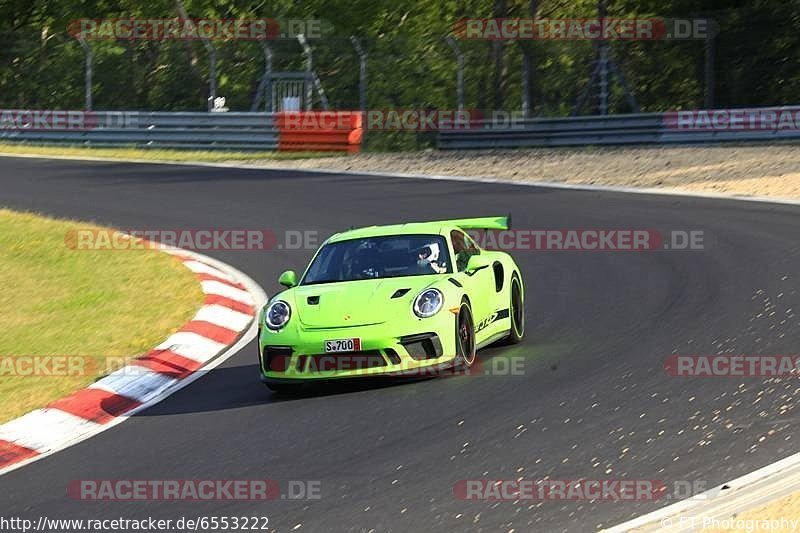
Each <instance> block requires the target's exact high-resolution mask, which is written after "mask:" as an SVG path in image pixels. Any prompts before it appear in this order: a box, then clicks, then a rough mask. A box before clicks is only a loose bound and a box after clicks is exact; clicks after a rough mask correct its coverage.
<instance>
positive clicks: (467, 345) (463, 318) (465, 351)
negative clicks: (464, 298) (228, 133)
mask: <svg viewBox="0 0 800 533" xmlns="http://www.w3.org/2000/svg"><path fill="white" fill-rule="evenodd" d="M476 358H477V354H476V350H475V323H474V322H473V321H472V310H471V309H470V308H469V305H468V304H467V302H462V303H461V308H460V309H459V310H458V319H457V320H456V362H457V365H458V366H461V367H463V368H470V367H471V366H472V365H474V364H475V359H476Z"/></svg>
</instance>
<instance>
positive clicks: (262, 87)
mask: <svg viewBox="0 0 800 533" xmlns="http://www.w3.org/2000/svg"><path fill="white" fill-rule="evenodd" d="M260 44H261V50H262V51H263V52H264V73H263V74H262V75H261V81H260V82H259V83H258V88H257V89H256V94H255V95H253V103H252V104H250V111H258V108H259V107H261V99H262V98H263V99H264V109H265V110H266V111H268V112H272V98H271V97H272V94H271V92H272V91H271V88H272V48H270V46H269V45H268V44H267V43H266V42H264V41H261V42H260Z"/></svg>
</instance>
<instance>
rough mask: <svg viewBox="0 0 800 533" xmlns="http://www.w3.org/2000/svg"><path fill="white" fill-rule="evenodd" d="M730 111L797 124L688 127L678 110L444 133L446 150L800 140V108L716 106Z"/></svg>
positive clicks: (481, 124) (482, 125)
mask: <svg viewBox="0 0 800 533" xmlns="http://www.w3.org/2000/svg"><path fill="white" fill-rule="evenodd" d="M720 111H722V112H726V113H736V112H738V113H745V112H747V113H766V112H775V113H789V114H790V115H791V116H795V117H797V118H796V121H795V123H794V127H791V128H782V127H780V126H779V125H777V123H776V125H775V127H770V128H758V129H753V128H751V129H736V128H733V127H732V128H719V127H712V126H711V125H709V127H702V124H699V125H698V124H695V125H694V126H693V127H688V128H683V127H681V124H680V123H679V122H678V120H677V113H675V112H673V113H641V114H631V115H606V116H589V117H569V118H553V119H550V118H547V119H525V120H516V121H511V122H502V123H494V122H489V121H478V122H473V123H471V124H470V126H469V127H465V128H462V129H458V128H455V129H451V130H443V131H440V132H439V134H438V136H437V145H438V147H439V148H440V149H442V150H467V149H489V148H535V147H552V146H586V145H627V144H692V143H718V142H750V141H783V140H792V139H800V107H794V106H793V107H780V108H761V109H746V110H744V109H743V110H711V111H708V113H709V114H711V113H715V112H720Z"/></svg>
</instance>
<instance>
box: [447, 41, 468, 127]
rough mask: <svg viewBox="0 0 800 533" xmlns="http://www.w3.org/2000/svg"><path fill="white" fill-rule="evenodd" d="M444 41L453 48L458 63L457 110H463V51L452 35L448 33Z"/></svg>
mask: <svg viewBox="0 0 800 533" xmlns="http://www.w3.org/2000/svg"><path fill="white" fill-rule="evenodd" d="M445 41H447V44H448V45H449V46H450V48H451V49H452V50H453V53H455V54H456V61H457V64H458V70H457V73H456V76H457V84H458V87H457V89H456V90H457V94H458V110H459V111H464V53H463V52H462V51H461V48H460V47H459V46H458V43H457V42H456V40H455V39H453V36H452V35H448V36H447V37H445Z"/></svg>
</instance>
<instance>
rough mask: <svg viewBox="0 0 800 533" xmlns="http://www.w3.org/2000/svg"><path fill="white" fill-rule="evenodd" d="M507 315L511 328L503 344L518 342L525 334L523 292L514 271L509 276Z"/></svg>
mask: <svg viewBox="0 0 800 533" xmlns="http://www.w3.org/2000/svg"><path fill="white" fill-rule="evenodd" d="M508 292H509V293H510V297H509V306H508V315H509V318H511V330H510V331H509V333H508V337H506V338H505V339H503V344H519V343H520V342H522V337H523V336H524V335H525V294H524V292H523V289H522V282H521V281H520V280H519V276H518V275H517V273H516V272H514V274H513V275H512V276H511V286H510V288H509V291H508Z"/></svg>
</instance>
